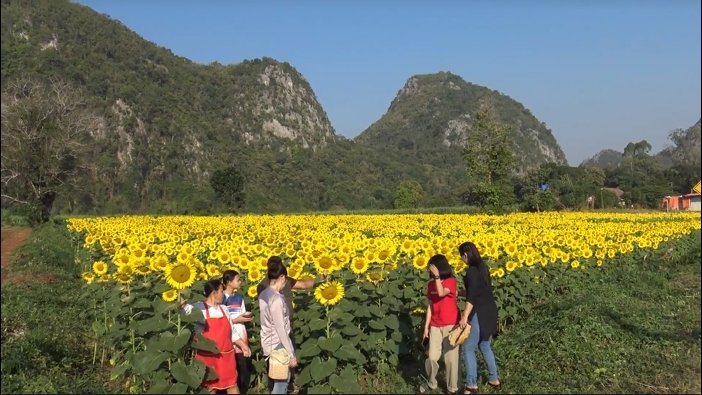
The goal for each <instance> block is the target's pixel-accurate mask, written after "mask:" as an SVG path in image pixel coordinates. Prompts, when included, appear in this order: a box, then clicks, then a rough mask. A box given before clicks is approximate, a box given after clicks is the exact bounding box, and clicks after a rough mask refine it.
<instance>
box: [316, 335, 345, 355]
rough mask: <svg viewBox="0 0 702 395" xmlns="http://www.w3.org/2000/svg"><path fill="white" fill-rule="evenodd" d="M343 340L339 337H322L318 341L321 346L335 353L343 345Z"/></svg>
mask: <svg viewBox="0 0 702 395" xmlns="http://www.w3.org/2000/svg"><path fill="white" fill-rule="evenodd" d="M341 343H342V340H341V338H339V337H330V338H321V339H320V340H319V342H318V343H317V344H318V345H319V348H321V349H322V350H324V351H329V352H330V353H333V352H334V351H336V350H338V349H339V347H341Z"/></svg>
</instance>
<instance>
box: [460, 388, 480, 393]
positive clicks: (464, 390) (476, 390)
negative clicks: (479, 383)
mask: <svg viewBox="0 0 702 395" xmlns="http://www.w3.org/2000/svg"><path fill="white" fill-rule="evenodd" d="M463 393H464V394H477V393H478V387H465V388H464V389H463Z"/></svg>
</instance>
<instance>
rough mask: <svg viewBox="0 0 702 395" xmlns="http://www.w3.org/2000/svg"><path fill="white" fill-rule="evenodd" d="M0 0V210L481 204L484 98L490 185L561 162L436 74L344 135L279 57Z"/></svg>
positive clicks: (502, 99)
mask: <svg viewBox="0 0 702 395" xmlns="http://www.w3.org/2000/svg"><path fill="white" fill-rule="evenodd" d="M1 4H2V51H1V53H0V55H1V57H2V58H1V59H2V65H1V66H2V67H1V68H0V72H1V76H2V111H3V118H2V119H3V134H2V138H3V141H2V145H3V161H2V165H3V169H2V179H3V200H2V204H3V207H9V206H13V207H14V206H17V205H19V206H20V207H21V206H22V205H26V204H27V203H28V202H34V203H35V204H36V205H39V206H42V207H43V208H44V209H46V210H48V211H49V212H50V211H52V210H53V212H62V213H74V214H109V213H207V212H228V211H245V212H294V211H315V210H337V209H339V210H348V209H383V208H392V207H433V206H452V205H459V204H480V202H478V201H476V200H474V199H472V198H471V197H470V194H469V193H468V192H469V191H467V189H466V181H467V180H469V179H470V175H469V174H468V171H467V167H466V157H465V151H464V149H465V148H466V147H472V148H475V147H476V145H478V144H480V143H482V141H480V140H479V139H478V138H477V137H476V136H479V134H478V133H479V130H478V129H479V127H477V126H476V123H475V122H476V114H478V112H479V111H480V110H481V109H484V108H488V109H489V110H490V113H491V114H492V116H493V118H494V121H495V122H497V124H499V125H503V126H504V127H505V130H506V131H507V137H508V138H509V146H510V147H511V151H512V154H513V156H514V158H513V159H514V160H510V161H509V162H505V163H506V164H507V163H508V164H509V166H510V168H509V171H510V174H511V176H512V177H514V179H513V180H510V181H509V182H507V183H503V187H505V185H507V187H509V185H510V184H511V185H512V186H513V189H514V191H511V190H510V191H506V193H508V194H510V195H511V194H512V193H514V197H515V198H516V199H512V198H511V197H510V198H509V199H506V200H505V202H515V203H524V202H525V201H526V200H525V199H527V196H529V193H531V192H528V191H530V190H531V189H533V188H534V185H532V184H529V185H528V186H526V184H525V183H528V182H527V181H526V180H527V179H528V177H532V176H533V174H535V173H534V172H538V171H539V169H541V168H542V167H543V166H550V167H549V169H553V168H557V169H561V170H563V171H565V170H566V168H567V164H566V158H565V156H564V155H563V152H562V151H561V149H560V147H559V145H558V143H557V141H556V139H555V137H554V136H553V133H552V131H551V130H550V129H548V128H547V126H546V125H545V124H544V123H543V122H541V121H539V120H538V119H536V118H535V117H534V116H533V115H532V114H531V113H530V111H529V110H528V109H527V108H526V107H525V106H524V105H522V104H521V103H518V102H516V101H515V100H513V99H511V98H510V97H509V96H507V95H505V94H502V93H500V92H496V91H494V90H491V89H489V88H487V87H482V86H478V85H474V84H471V83H469V82H466V81H464V80H463V79H462V78H461V77H459V76H457V75H454V74H451V73H450V72H440V73H435V74H427V75H415V76H410V77H409V78H408V80H407V83H406V84H405V86H404V87H401V89H400V90H399V92H398V95H397V97H396V98H395V99H394V100H393V102H392V103H390V105H389V109H388V111H387V113H386V114H385V115H384V116H382V117H381V118H380V119H379V120H378V121H376V122H375V123H373V124H372V125H370V126H369V127H368V128H367V129H366V130H365V131H364V132H363V133H362V134H361V135H359V136H358V137H357V138H355V139H353V140H349V139H346V138H344V137H342V136H338V135H337V134H336V133H335V131H334V128H333V126H332V125H331V123H330V121H329V119H328V117H327V115H326V113H325V111H324V109H323V108H322V107H321V105H320V104H319V102H318V101H317V98H316V96H315V93H314V91H313V89H312V87H311V86H310V84H309V83H308V82H307V80H306V79H305V78H304V76H303V75H301V74H300V73H299V72H297V70H295V68H294V66H293V65H290V64H288V63H286V62H284V61H279V60H276V59H271V58H268V57H265V56H263V55H264V54H262V57H261V58H259V59H252V60H243V61H242V62H241V63H238V64H230V65H221V64H218V63H213V64H209V65H200V64H196V63H193V62H192V61H190V60H188V59H185V58H183V57H179V56H176V55H174V54H173V53H172V52H171V51H170V50H168V49H167V48H162V47H159V46H157V45H155V44H153V43H150V42H148V41H145V40H144V39H142V38H141V37H139V36H138V35H137V34H135V33H134V32H132V31H131V30H129V29H128V28H127V27H125V26H124V25H122V24H121V23H120V22H118V21H115V20H112V19H110V18H109V17H107V16H105V15H100V14H98V13H96V12H94V11H93V10H91V9H90V8H88V7H85V6H82V5H79V4H74V3H70V2H68V1H62V0H57V1H48V0H43V1H32V2H24V1H11V0H2V3H1ZM693 129H694V128H693ZM696 130H697V140H696V141H697V146H696V147H697V148H696V149H697V151H694V149H693V150H692V151H691V153H690V152H688V149H687V148H685V147H688V146H689V144H688V143H687V140H688V136H689V135H690V133H683V132H682V131H679V132H678V133H676V134H675V136H674V139H676V144H677V145H676V148H675V149H673V148H671V151H670V152H669V153H667V154H666V155H667V157H668V160H669V162H670V165H671V166H673V164H675V166H677V167H675V169H677V170H676V171H677V173H676V174H677V175H675V177H677V178H676V179H677V180H679V181H674V182H673V181H670V180H665V179H663V178H665V177H668V176H671V177H672V176H673V175H672V173H670V172H669V173H670V174H668V173H666V175H663V173H662V172H661V173H660V177H661V180H658V181H659V182H658V181H657V183H656V184H657V185H669V186H670V185H676V186H677V185H683V184H685V183H687V180H688V179H690V178H694V177H695V173H694V171H693V169H692V167H694V163H695V162H694V161H693V162H690V161H688V159H687V158H689V157H693V158H694V154H695V152H697V162H696V163H697V168H698V169H699V124H698V125H697V129H696ZM483 132H484V131H483ZM693 135H694V133H693ZM678 140H679V141H678ZM692 140H694V138H693V139H692ZM678 143H679V144H678ZM666 152H667V151H666ZM636 154H637V155H639V154H640V152H638V151H637V152H636ZM644 154H647V152H645V153H644ZM637 155H634V156H637ZM690 155H692V156H690ZM639 159H641V158H639V157H638V156H637V160H639ZM37 163H41V166H38V165H37ZM686 166H687V167H686ZM691 166H692V167H691ZM643 169H644V170H642V171H648V170H646V168H645V167H644V168H643ZM649 170H650V169H649ZM654 170H655V169H654ZM567 171H568V172H573V171H576V170H575V169H572V168H570V169H568V170H567ZM547 173H548V172H547ZM630 173H631V172H630ZM539 174H541V173H539ZM558 174H560V173H558ZM648 174H654V176H656V177H658V174H659V173H657V170H656V171H653V172H648ZM635 176H636V175H634V174H629V178H630V179H634V178H635ZM525 177H526V178H525ZM539 177H541V178H543V177H545V176H543V175H540V176H539ZM632 177H634V178H632ZM473 178H475V177H473ZM576 178H577V177H576ZM625 178H626V177H623V176H620V175H619V176H618V175H616V174H614V175H607V176H606V177H604V176H603V177H596V178H595V179H594V181H593V182H594V183H592V184H588V185H589V186H587V187H585V186H581V187H579V188H574V189H573V188H571V189H573V191H576V190H577V192H572V191H571V192H572V193H573V194H574V195H573V197H572V199H570V198H569V199H565V200H567V201H571V200H572V202H573V204H576V203H577V202H580V201H581V200H582V199H583V198H584V196H581V195H584V194H586V193H587V192H586V190H587V189H592V188H597V187H599V186H602V185H604V184H605V181H606V183H608V184H622V185H625V184H626V182H628V181H626V180H624V179H625ZM215 180H216V182H215ZM622 180H623V181H622ZM543 181H544V180H542V182H543ZM530 182H531V181H529V183H530ZM598 182H599V184H598ZM523 184H524V185H523ZM556 184H557V183H554V184H553V185H556ZM563 185H567V184H563ZM509 188H512V187H509ZM503 189H504V188H503ZM503 192H505V191H503ZM571 192H569V193H571ZM658 192H659V191H658V190H656V191H655V193H658ZM651 193H654V192H651ZM408 196H409V197H411V198H409V199H407V197H408ZM656 198H657V197H656ZM653 199H654V197H653V195H652V197H650V198H648V201H653ZM554 202H555V203H558V204H561V203H562V202H561V200H560V199H555V200H554ZM558 204H557V205H556V206H558ZM527 206H529V207H531V206H530V205H527ZM566 206H567V204H566ZM539 207H541V206H539ZM44 214H48V213H44Z"/></svg>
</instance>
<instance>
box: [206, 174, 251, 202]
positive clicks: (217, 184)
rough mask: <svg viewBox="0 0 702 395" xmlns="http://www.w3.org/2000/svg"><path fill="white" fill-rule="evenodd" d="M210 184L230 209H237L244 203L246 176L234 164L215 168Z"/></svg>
mask: <svg viewBox="0 0 702 395" xmlns="http://www.w3.org/2000/svg"><path fill="white" fill-rule="evenodd" d="M210 186H212V189H213V190H214V191H215V193H216V194H217V197H218V198H219V199H220V200H221V201H222V203H224V204H225V205H226V206H227V208H228V209H229V210H232V211H236V210H237V209H240V208H241V207H242V206H243V205H244V177H243V176H242V175H241V173H239V170H237V169H236V168H235V167H234V166H229V167H225V168H224V169H218V170H215V171H214V173H212V177H211V178H210Z"/></svg>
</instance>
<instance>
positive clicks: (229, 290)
mask: <svg viewBox="0 0 702 395" xmlns="http://www.w3.org/2000/svg"><path fill="white" fill-rule="evenodd" d="M222 283H223V284H224V301H223V302H222V304H223V305H224V307H226V308H227V310H228V311H229V318H230V319H231V322H232V342H233V343H234V352H235V355H236V371H237V375H238V379H237V384H238V385H239V391H240V392H241V393H242V394H245V393H247V392H248V390H249V382H250V379H251V370H252V367H253V366H252V364H251V350H250V348H249V336H248V334H247V332H246V326H245V325H244V324H246V323H249V322H251V321H252V320H253V314H252V313H251V312H250V311H246V304H245V303H244V296H243V295H242V294H240V293H238V292H236V291H237V290H238V289H239V287H241V277H240V276H239V273H238V272H236V271H235V270H225V271H224V273H222ZM239 340H241V342H243V343H244V344H245V345H246V347H240V346H238V344H237V343H238V341H239Z"/></svg>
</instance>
